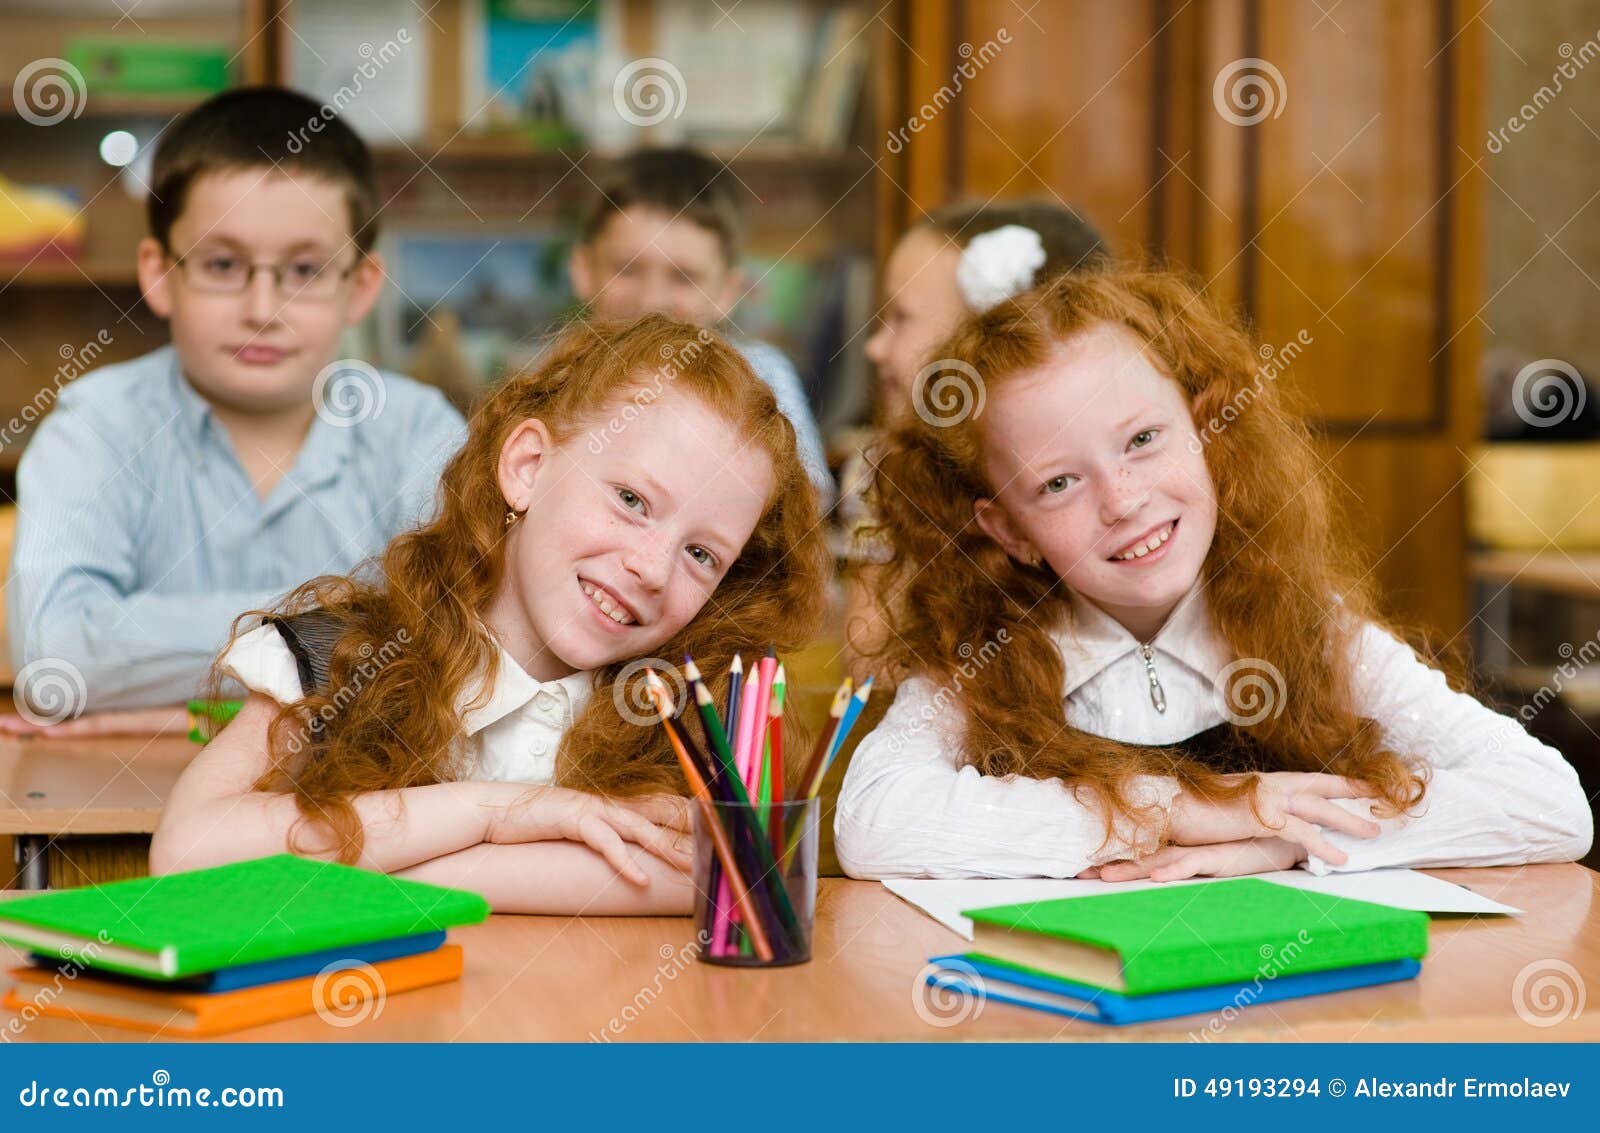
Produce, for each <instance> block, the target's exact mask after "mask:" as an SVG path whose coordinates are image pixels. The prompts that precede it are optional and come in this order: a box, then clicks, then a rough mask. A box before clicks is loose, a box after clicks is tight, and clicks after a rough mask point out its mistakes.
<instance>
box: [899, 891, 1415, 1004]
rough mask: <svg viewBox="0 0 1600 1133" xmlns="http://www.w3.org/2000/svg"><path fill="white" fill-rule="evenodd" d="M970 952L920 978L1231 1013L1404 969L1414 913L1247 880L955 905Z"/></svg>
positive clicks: (955, 987)
mask: <svg viewBox="0 0 1600 1133" xmlns="http://www.w3.org/2000/svg"><path fill="white" fill-rule="evenodd" d="M962 915H964V916H967V917H970V918H971V919H972V921H973V938H972V945H973V947H972V951H971V952H967V953H965V954H961V955H950V956H936V957H934V958H933V961H932V965H931V968H930V970H929V973H928V975H927V976H926V980H927V982H928V983H929V984H930V985H932V986H934V987H942V988H947V989H949V990H952V991H956V992H959V993H961V994H964V995H971V996H981V997H982V998H983V999H985V1000H994V1001H997V1002H1003V1003H1015V1004H1018V1005H1020V1006H1024V1007H1032V1008H1036V1009H1038V1010H1041V1011H1050V1012H1054V1013H1056V1014H1060V1015H1067V1016H1072V1017H1074V1018H1086V1019H1092V1020H1094V1021H1096V1022H1101V1023H1113V1024H1121V1023H1138V1022H1148V1021H1150V1020H1153V1019H1167V1018H1172V1017H1175V1016H1180V1015H1192V1014H1200V1013H1205V1012H1215V1011H1222V1010H1225V1009H1227V1008H1230V1007H1231V1008H1235V1009H1237V1008H1241V1007H1246V1006H1249V1005H1251V1004H1254V1003H1269V1002H1274V1001H1278V1000H1284V999H1295V998H1299V997H1301V996H1307V995H1318V994H1322V993H1324V992H1333V991H1344V990H1347V989H1349V988H1357V987H1368V986H1371V985H1373V984H1381V983H1392V982H1394V981H1396V980H1407V979H1411V978H1413V977H1415V976H1416V974H1417V973H1418V971H1420V970H1421V964H1420V960H1421V958H1422V957H1423V956H1424V955H1425V954H1426V953H1427V950H1428V917H1427V914H1425V913H1418V912H1413V911H1411V910H1408V909H1394V908H1390V907H1389V906H1387V905H1375V904H1372V903H1371V902H1369V901H1355V900H1351V899H1349V898H1345V897H1332V896H1328V895H1326V894H1322V893H1313V892H1309V891H1306V890H1301V889H1293V888H1290V887H1289V886H1286V885H1275V884H1273V883H1271V882H1268V881H1261V880H1259V879H1257V878H1239V879H1237V880H1232V881H1216V882H1207V883H1204V884H1198V885H1164V886H1157V887H1154V888H1149V889H1136V890H1129V891H1127V892H1123V893H1106V894H1097V895H1095V896H1091V897H1067V898H1063V899H1060V900H1054V901H1032V902H1028V903H1025V904H1020V905H1000V906H997V907H994V908H988V909H968V910H963V913H962Z"/></svg>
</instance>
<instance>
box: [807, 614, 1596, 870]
mask: <svg viewBox="0 0 1600 1133" xmlns="http://www.w3.org/2000/svg"><path fill="white" fill-rule="evenodd" d="M1056 643H1057V646H1058V648H1060V650H1061V654H1062V659H1063V661H1064V662H1065V667H1066V682H1065V687H1064V688H1063V690H1062V697H1063V703H1064V706H1065V720H1066V722H1067V723H1068V724H1070V725H1071V726H1072V727H1074V728H1079V729H1082V730H1084V731H1087V732H1092V733H1094V734H1095V735H1100V736H1105V737H1107V738H1110V739H1114V740H1119V741H1122V742H1126V743H1141V744H1173V743H1178V742H1180V741H1182V740H1185V739H1188V738H1189V737H1191V736H1194V735H1196V734H1198V733H1200V732H1203V731H1205V730H1206V729H1208V728H1211V727H1214V726H1216V725H1218V724H1222V723H1224V722H1227V721H1228V720H1229V719H1230V718H1232V719H1234V720H1235V721H1247V720H1249V718H1250V717H1251V716H1252V715H1254V714H1255V713H1258V712H1262V711H1283V712H1293V711H1294V694H1295V690H1294V689H1292V688H1286V687H1284V684H1283V680H1282V677H1281V676H1278V675H1276V670H1274V669H1273V668H1272V667H1271V666H1270V665H1268V664H1266V663H1264V662H1260V661H1256V660H1253V659H1246V660H1239V659H1236V658H1235V657H1233V656H1232V654H1231V653H1230V651H1229V649H1228V647H1227V645H1226V643H1225V641H1224V640H1223V638H1222V637H1221V635H1220V634H1219V633H1218V631H1217V629H1216V626H1215V623H1214V622H1213V621H1212V618H1211V614H1210V610H1209V607H1208V606H1207V604H1206V601H1205V597H1204V594H1203V593H1202V592H1201V591H1200V590H1199V589H1198V588H1197V589H1196V590H1194V591H1192V592H1191V593H1190V594H1189V595H1188V596H1187V597H1186V598H1185V599H1184V600H1183V601H1182V602H1181V603H1180V604H1179V606H1178V608H1177V609H1176V610H1175V611H1174V612H1173V615H1172V617H1171V618H1170V619H1169V620H1168V622H1167V624H1166V625H1165V626H1164V627H1163V628H1162V630H1161V632H1160V633H1159V634H1158V635H1157V636H1156V638H1155V639H1154V640H1153V641H1151V642H1150V646H1151V649H1152V655H1151V658H1150V664H1149V666H1147V665H1146V662H1145V658H1144V657H1143V655H1142V653H1141V646H1140V643H1139V642H1138V641H1136V640H1135V639H1134V638H1133V636H1132V635H1131V634H1129V633H1128V631H1127V630H1126V629H1124V628H1123V627H1122V626H1121V624H1119V623H1118V622H1117V621H1115V620H1114V619H1113V618H1111V617H1110V616H1109V615H1107V614H1106V613H1104V612H1103V611H1101V610H1100V609H1098V608H1097V607H1096V606H1094V605H1093V604H1092V603H1089V602H1086V601H1083V600H1080V599H1075V600H1074V602H1073V616H1072V619H1071V621H1070V628H1068V629H1064V630H1062V631H1061V632H1060V633H1058V634H1057V636H1056ZM974 658H975V659H972V660H970V661H969V664H973V665H976V664H978V663H979V659H982V660H983V663H986V664H992V665H1004V664H1005V646H1004V645H1003V644H999V645H998V647H997V648H995V649H994V650H992V651H991V650H977V651H976V652H975V653H974ZM1352 664H1353V665H1354V666H1355V682H1354V683H1355V692H1356V703H1357V711H1358V712H1359V713H1360V714H1361V715H1362V716H1364V717H1367V718H1370V719H1372V720H1375V721H1376V722H1377V723H1378V724H1379V726H1380V727H1381V728H1382V729H1383V736H1384V742H1385V745H1386V746H1388V747H1389V749H1390V750H1392V751H1395V752H1399V753H1401V754H1403V755H1408V756H1411V757H1414V758H1417V759H1420V760H1422V761H1423V762H1424V763H1426V765H1427V768H1428V772H1427V773H1428V775H1429V776H1430V778H1429V781H1428V787H1427V793H1426V795H1425V796H1424V798H1423V801H1422V802H1421V804H1420V805H1419V808H1418V810H1417V811H1416V812H1415V813H1413V814H1410V815H1402V816H1400V817H1398V818H1391V819H1380V820H1378V821H1379V824H1380V825H1381V826H1382V828H1383V833H1382V834H1380V835H1379V836H1378V837H1377V838H1374V839H1362V838H1355V837H1351V836H1348V835H1345V834H1341V833H1339V832H1337V831H1326V832H1325V834H1326V837H1327V838H1328V840H1329V841H1330V842H1332V843H1333V844H1334V845H1336V846H1337V847H1338V848H1339V849H1341V850H1343V851H1344V852H1345V853H1347V854H1348V855H1349V862H1348V863H1347V864H1345V865H1343V866H1332V865H1330V864H1329V863H1327V862H1325V861H1322V860H1321V859H1319V858H1316V857H1313V858H1311V860H1310V861H1308V862H1306V863H1305V865H1306V868H1307V869H1309V870H1310V871H1311V872H1313V873H1319V874H1321V873H1328V872H1330V871H1333V870H1340V871H1350V870H1365V869H1377V868H1380V867H1384V866H1469V865H1472V866H1482V865H1507V864H1519V863H1526V862H1555V861H1572V860H1574V859H1576V858H1580V857H1582V856H1583V855H1584V854H1586V853H1587V852H1588V850H1589V845H1590V843H1591V841H1592V839H1593V835H1594V827H1593V816H1592V814H1591V812H1590V809H1589V802H1588V799H1587V798H1585V797H1584V794H1583V790H1582V788H1581V787H1580V786H1579V784H1578V777H1577V774H1576V773H1575V772H1574V771H1573V769H1572V767H1571V766H1570V765H1568V763H1567V762H1566V760H1565V759H1563V758H1562V756H1561V753H1560V752H1558V751H1556V750H1555V749H1554V748H1551V747H1549V746H1547V745H1545V744H1542V743H1540V742H1539V741H1538V740H1536V739H1534V738H1533V737H1532V736H1530V735H1528V733H1527V731H1526V730H1525V729H1524V728H1523V727H1522V725H1521V724H1520V723H1519V722H1517V721H1516V720H1513V719H1511V718H1510V717H1507V716H1502V715H1499V714H1498V713H1496V712H1493V711H1491V710H1490V709H1488V708H1486V707H1484V705H1482V704H1480V703H1479V702H1478V701H1477V700H1475V699H1474V698H1473V697H1471V696H1468V695H1466V694H1464V693H1459V692H1454V691H1452V690H1451V689H1450V688H1449V687H1448V685H1447V684H1446V683H1445V678H1444V675H1443V674H1442V673H1440V672H1438V671H1437V670H1435V669H1431V668H1429V667H1428V666H1427V665H1425V664H1423V663H1422V661H1421V660H1419V659H1418V657H1417V656H1416V654H1415V653H1414V652H1413V651H1412V650H1411V649H1410V648H1409V647H1408V646H1406V645H1405V644H1404V643H1402V642H1401V641H1399V640H1397V639H1396V638H1395V637H1393V636H1392V635H1391V634H1389V633H1387V632H1385V631H1384V630H1382V629H1380V628H1378V627H1377V626H1374V625H1371V624H1368V625H1366V626H1365V627H1364V628H1363V630H1362V632H1361V633H1360V634H1359V635H1358V637H1357V639H1356V644H1355V648H1354V651H1353V657H1352ZM1230 666H1236V667H1235V668H1234V669H1233V671H1232V672H1231V673H1228V670H1229V669H1230ZM1150 667H1153V668H1154V670H1155V675H1156V677H1157V679H1158V680H1159V681H1160V683H1161V686H1162V689H1163V691H1164V693H1165V701H1166V711H1165V712H1158V711H1157V710H1156V707H1155V704H1154V701H1153V699H1152V695H1151V686H1150ZM1225 673H1227V674H1228V675H1227V676H1226V677H1225V676H1224V674H1225ZM1230 678H1231V679H1230ZM1224 687H1229V688H1232V689H1234V690H1235V692H1236V695H1235V699H1234V702H1233V703H1232V704H1229V703H1227V702H1225V700H1224V697H1223V694H1222V692H1221V691H1220V689H1222V688H1224ZM957 711H958V709H957V708H956V707H955V701H954V697H953V694H952V690H950V689H941V688H940V687H938V686H936V685H935V684H934V683H933V682H932V681H930V680H927V679H925V678H913V679H911V680H908V681H906V682H905V683H904V684H903V685H901V686H900V688H899V690H898V691H897V693H896V695H895V699H894V703H893V704H892V705H891V706H890V709H889V712H888V714H887V715H886V716H885V717H884V719H883V722H882V723H881V724H880V725H879V726H878V727H877V728H875V729H874V730H873V731H872V732H871V733H870V734H869V735H867V736H866V737H865V738H864V739H863V740H862V741H861V744H860V746H859V747H858V748H857V750H856V752H855V754H854V756H853V757H852V759H851V762H850V768H849V771H848V773H847V774H846V776H845V781H844V787H843V790H842V792H841V794H840V797H839V806H838V812H837V816H836V819H835V847H836V849H837V852H838V855H839V861H840V864H841V865H843V867H844V869H845V872H846V873H848V874H850V875H851V876H852V877H866V878H882V877H949V878H955V877H1072V876H1074V875H1075V874H1077V873H1079V872H1081V871H1082V870H1084V869H1085V868H1087V867H1089V866H1091V865H1099V864H1102V863H1104V862H1108V861H1115V860H1118V859H1122V858H1130V857H1133V856H1134V853H1135V848H1134V834H1135V832H1134V831H1133V830H1132V829H1131V828H1130V827H1127V826H1126V825H1124V826H1120V827H1119V828H1117V829H1115V830H1113V831H1112V832H1111V838H1110V839H1109V841H1108V840H1107V839H1106V833H1107V831H1106V828H1105V822H1104V819H1103V818H1102V817H1101V812H1100V811H1099V810H1098V809H1096V808H1094V807H1093V806H1091V805H1086V804H1085V803H1084V802H1080V801H1079V799H1078V798H1077V797H1076V796H1075V795H1074V793H1073V792H1072V791H1071V790H1070V789H1069V788H1068V787H1066V786H1065V785H1064V784H1063V783H1062V782H1061V781H1060V780H1059V779H1046V780H1040V779H1028V778H1022V777H1015V776H1013V777H1007V778H996V777H992V776H986V775H981V774H979V773H978V771H977V770H975V769H974V768H972V767H970V766H962V765H961V764H960V762H959V760H960V757H959V754H958V746H957V735H958V720H957V719H956V718H955V715H954V714H955V713H956V712H957ZM1177 791H1178V786H1177V783H1176V781H1175V780H1173V779H1171V778H1167V777H1164V776H1144V777H1141V779H1140V780H1139V781H1138V782H1137V783H1136V784H1135V798H1136V802H1138V803H1144V804H1148V803H1154V804H1158V805H1160V806H1162V807H1166V806H1168V805H1170V803H1171V801H1172V799H1173V797H1174V796H1175V795H1176V794H1177ZM1337 805H1341V806H1345V807H1347V808H1348V809H1351V810H1357V811H1359V812H1360V813H1362V814H1363V815H1368V816H1370V809H1371V803H1370V802H1368V801H1363V800H1337Z"/></svg>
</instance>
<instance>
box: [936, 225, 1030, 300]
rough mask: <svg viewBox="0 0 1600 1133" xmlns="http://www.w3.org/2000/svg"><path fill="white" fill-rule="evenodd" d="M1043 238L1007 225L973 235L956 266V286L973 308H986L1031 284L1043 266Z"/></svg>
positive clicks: (1022, 290)
mask: <svg viewBox="0 0 1600 1133" xmlns="http://www.w3.org/2000/svg"><path fill="white" fill-rule="evenodd" d="M1044 261H1045V254H1044V241H1043V240H1041V239H1039V234H1038V233H1037V232H1035V231H1034V230H1033V229H1031V228H1025V227H1023V226H1022V225H1020V224H1006V225H1002V226H1001V227H999V228H996V229H994V230H992V231H989V232H984V233H981V234H979V235H977V236H974V237H973V238H972V240H971V241H970V242H969V243H968V244H967V246H966V248H965V249H964V250H963V251H962V253H961V262H960V263H959V264H957V265H956V288H957V290H959V291H960V292H961V298H962V300H963V301H965V303H966V304H967V306H968V307H970V308H971V309H972V310H974V311H987V310H988V309H989V308H990V307H993V306H994V305H995V304H996V303H1003V302H1005V301H1006V300H1007V299H1009V298H1011V297H1012V296H1013V295H1018V294H1021V293H1022V292H1024V291H1026V290H1027V289H1028V288H1030V287H1032V286H1033V277H1034V274H1035V273H1036V272H1037V271H1038V270H1039V269H1040V268H1042V267H1043V266H1044Z"/></svg>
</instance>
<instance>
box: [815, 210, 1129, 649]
mask: <svg viewBox="0 0 1600 1133" xmlns="http://www.w3.org/2000/svg"><path fill="white" fill-rule="evenodd" d="M1105 260H1106V248H1105V244H1104V242H1103V241H1102V240H1101V238H1100V235H1099V233H1097V232H1096V231H1095V230H1094V228H1093V227H1091V226H1090V225H1089V223H1088V222H1087V221H1086V220H1084V219H1083V218H1082V217H1080V216H1079V215H1078V214H1077V213H1075V212H1073V211H1072V210H1071V209H1069V208H1067V207H1066V206H1064V205H1060V204H1055V203H1052V202H1044V201H992V202H987V203H976V202H969V203H964V204H957V205H951V206H949V207H947V208H943V209H939V210H937V211H935V212H932V213H930V214H928V216H927V217H926V218H925V219H924V220H923V221H922V223H920V224H918V225H916V226H915V227H913V228H912V229H910V230H909V231H908V232H906V234H905V235H904V236H902V237H901V238H900V241H899V243H897V244H896V245H895V247H894V251H893V252H892V253H891V254H890V256H889V262H888V264H887V266H886V268H885V272H884V298H883V307H882V311H881V316H880V321H879V323H878V328H877V330H875V331H874V332H873V334H872V337H871V338H869V339H868V340H867V346H866V351H867V357H868V358H869V359H871V360H872V364H873V366H874V368H875V369H876V371H877V377H878V405H877V417H878V420H879V422H880V423H881V424H882V425H884V426H892V425H893V424H895V423H896V422H898V421H900V420H901V419H902V418H903V417H905V416H906V415H907V414H908V413H909V412H910V411H911V408H912V393H913V387H914V386H915V385H916V377H917V374H918V372H919V371H921V370H922V368H923V367H924V366H926V365H928V364H929V363H930V362H932V361H934V360H935V359H937V357H938V355H936V354H934V353H933V351H934V348H935V347H937V346H938V345H939V344H940V343H941V342H943V341H944V340H945V339H946V338H948V337H949V335H950V333H951V332H952V331H954V330H955V328H956V326H957V324H959V323H960V322H961V320H962V319H963V318H965V317H966V316H968V315H970V314H973V313H974V312H978V311H984V310H987V309H988V308H989V307H992V306H994V305H995V304H996V303H999V302H1001V301H1002V300H1004V299H1008V298H1010V297H1011V296H1012V295H1016V294H1018V293H1020V292H1023V291H1026V290H1028V289H1029V288H1030V287H1034V286H1038V285H1040V284H1043V283H1044V282H1045V281H1046V280H1049V279H1051V278H1053V277H1055V276H1057V275H1059V274H1061V273H1062V272H1067V271H1077V270H1086V269H1089V268H1093V267H1096V266H1098V265H1100V264H1102V263H1104V262H1105ZM877 436H878V431H877V430H869V431H867V432H865V433H863V434H862V435H861V436H858V437H857V438H855V440H854V442H853V444H852V447H853V448H854V450H855V451H854V452H853V453H852V455H851V456H850V457H849V458H848V459H847V460H846V461H845V463H844V467H843V469H842V471H841V475H840V495H839V517H840V520H841V521H842V523H843V524H844V526H845V528H846V529H847V530H848V531H849V532H850V534H851V536H852V538H851V539H850V540H849V543H848V546H847V548H846V550H847V557H848V558H849V559H850V560H851V563H852V570H851V572H850V574H849V576H848V579H847V589H846V607H847V610H846V638H847V643H848V646H847V648H848V652H849V653H850V654H851V656H852V658H853V660H852V663H851V668H852V670H853V675H854V676H855V677H856V678H857V679H858V680H859V679H862V678H863V677H865V676H866V674H867V672H868V670H869V667H868V666H867V665H866V664H865V662H864V661H863V660H861V658H862V657H863V656H864V655H866V654H870V653H873V652H874V651H875V650H876V648H877V644H876V643H877V642H878V641H879V639H880V638H881V637H882V636H883V634H884V632H885V627H884V625H883V620H882V616H881V614H880V613H879V611H877V610H876V609H875V607H874V606H873V604H872V600H871V593H872V589H873V584H872V577H871V576H872V568H871V564H872V562H873V561H874V560H876V559H880V558H882V557H883V553H884V549H883V548H882V546H881V545H880V544H879V543H878V542H877V541H876V540H874V539H872V538H871V537H870V536H869V535H868V532H869V530H870V528H871V527H872V525H873V522H874V521H873V517H872V514H871V510H870V508H869V507H868V505H867V491H868V488H869V487H870V485H871V480H872V460H873V455H872V454H873V451H874V444H875V441H876V439H877Z"/></svg>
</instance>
